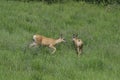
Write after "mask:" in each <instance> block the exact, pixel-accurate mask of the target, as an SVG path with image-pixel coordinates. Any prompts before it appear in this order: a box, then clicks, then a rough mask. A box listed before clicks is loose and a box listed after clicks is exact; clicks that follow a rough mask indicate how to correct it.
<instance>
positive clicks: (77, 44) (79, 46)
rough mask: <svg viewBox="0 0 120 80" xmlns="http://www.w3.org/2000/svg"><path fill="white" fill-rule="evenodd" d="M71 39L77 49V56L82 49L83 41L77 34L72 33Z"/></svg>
mask: <svg viewBox="0 0 120 80" xmlns="http://www.w3.org/2000/svg"><path fill="white" fill-rule="evenodd" d="M72 40H73V43H74V45H75V48H76V50H77V55H78V56H79V55H80V54H81V53H82V50H83V41H82V40H81V39H78V34H73V38H72Z"/></svg>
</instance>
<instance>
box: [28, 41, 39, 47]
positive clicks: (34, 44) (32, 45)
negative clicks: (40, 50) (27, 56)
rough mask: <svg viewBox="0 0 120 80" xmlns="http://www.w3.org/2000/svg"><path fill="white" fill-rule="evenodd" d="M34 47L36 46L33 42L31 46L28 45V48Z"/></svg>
mask: <svg viewBox="0 0 120 80" xmlns="http://www.w3.org/2000/svg"><path fill="white" fill-rule="evenodd" d="M34 46H37V44H36V43H35V42H33V43H31V44H30V45H29V48H31V47H34Z"/></svg>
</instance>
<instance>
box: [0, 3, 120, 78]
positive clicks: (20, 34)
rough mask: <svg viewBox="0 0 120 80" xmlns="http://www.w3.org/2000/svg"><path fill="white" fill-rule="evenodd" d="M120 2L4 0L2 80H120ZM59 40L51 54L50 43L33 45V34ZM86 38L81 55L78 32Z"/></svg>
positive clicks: (0, 36)
mask: <svg viewBox="0 0 120 80" xmlns="http://www.w3.org/2000/svg"><path fill="white" fill-rule="evenodd" d="M119 19H120V6H119V5H116V6H115V5H109V6H106V7H103V6H100V5H99V6H98V5H95V4H87V3H84V2H79V3H73V2H70V3H65V4H51V5H47V4H44V3H41V2H30V3H24V2H16V1H8V2H6V1H1V2H0V80H8V79H9V80H119V78H120V76H119V74H120V72H119V70H120V63H119V61H120V58H119V56H120V54H119V52H120V49H119V46H120V42H119V41H120V37H119V34H120V23H119ZM36 33H38V34H41V35H44V36H47V37H52V38H58V37H59V34H60V33H63V34H64V37H65V38H66V40H67V43H66V44H59V45H57V46H56V48H57V51H56V53H55V54H53V55H51V54H50V53H51V50H50V49H49V48H47V47H44V46H42V47H40V48H32V49H27V50H26V53H25V54H24V53H23V49H24V48H25V46H26V45H27V44H28V43H29V42H31V40H32V35H33V34H36ZM73 33H78V34H79V38H82V40H83V41H84V51H83V55H81V56H80V57H77V55H76V52H75V50H74V46H73V44H72V42H71V41H72V34H73Z"/></svg>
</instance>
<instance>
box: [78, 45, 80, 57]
mask: <svg viewBox="0 0 120 80" xmlns="http://www.w3.org/2000/svg"><path fill="white" fill-rule="evenodd" d="M77 55H78V56H79V55H80V49H79V47H77Z"/></svg>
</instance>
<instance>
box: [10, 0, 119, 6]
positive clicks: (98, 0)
mask: <svg viewBox="0 0 120 80" xmlns="http://www.w3.org/2000/svg"><path fill="white" fill-rule="evenodd" d="M8 1H24V2H29V1H42V2H47V3H65V2H71V1H73V2H79V1H84V2H89V3H97V4H101V3H102V4H106V5H108V4H114V3H118V4H120V0H8Z"/></svg>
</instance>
